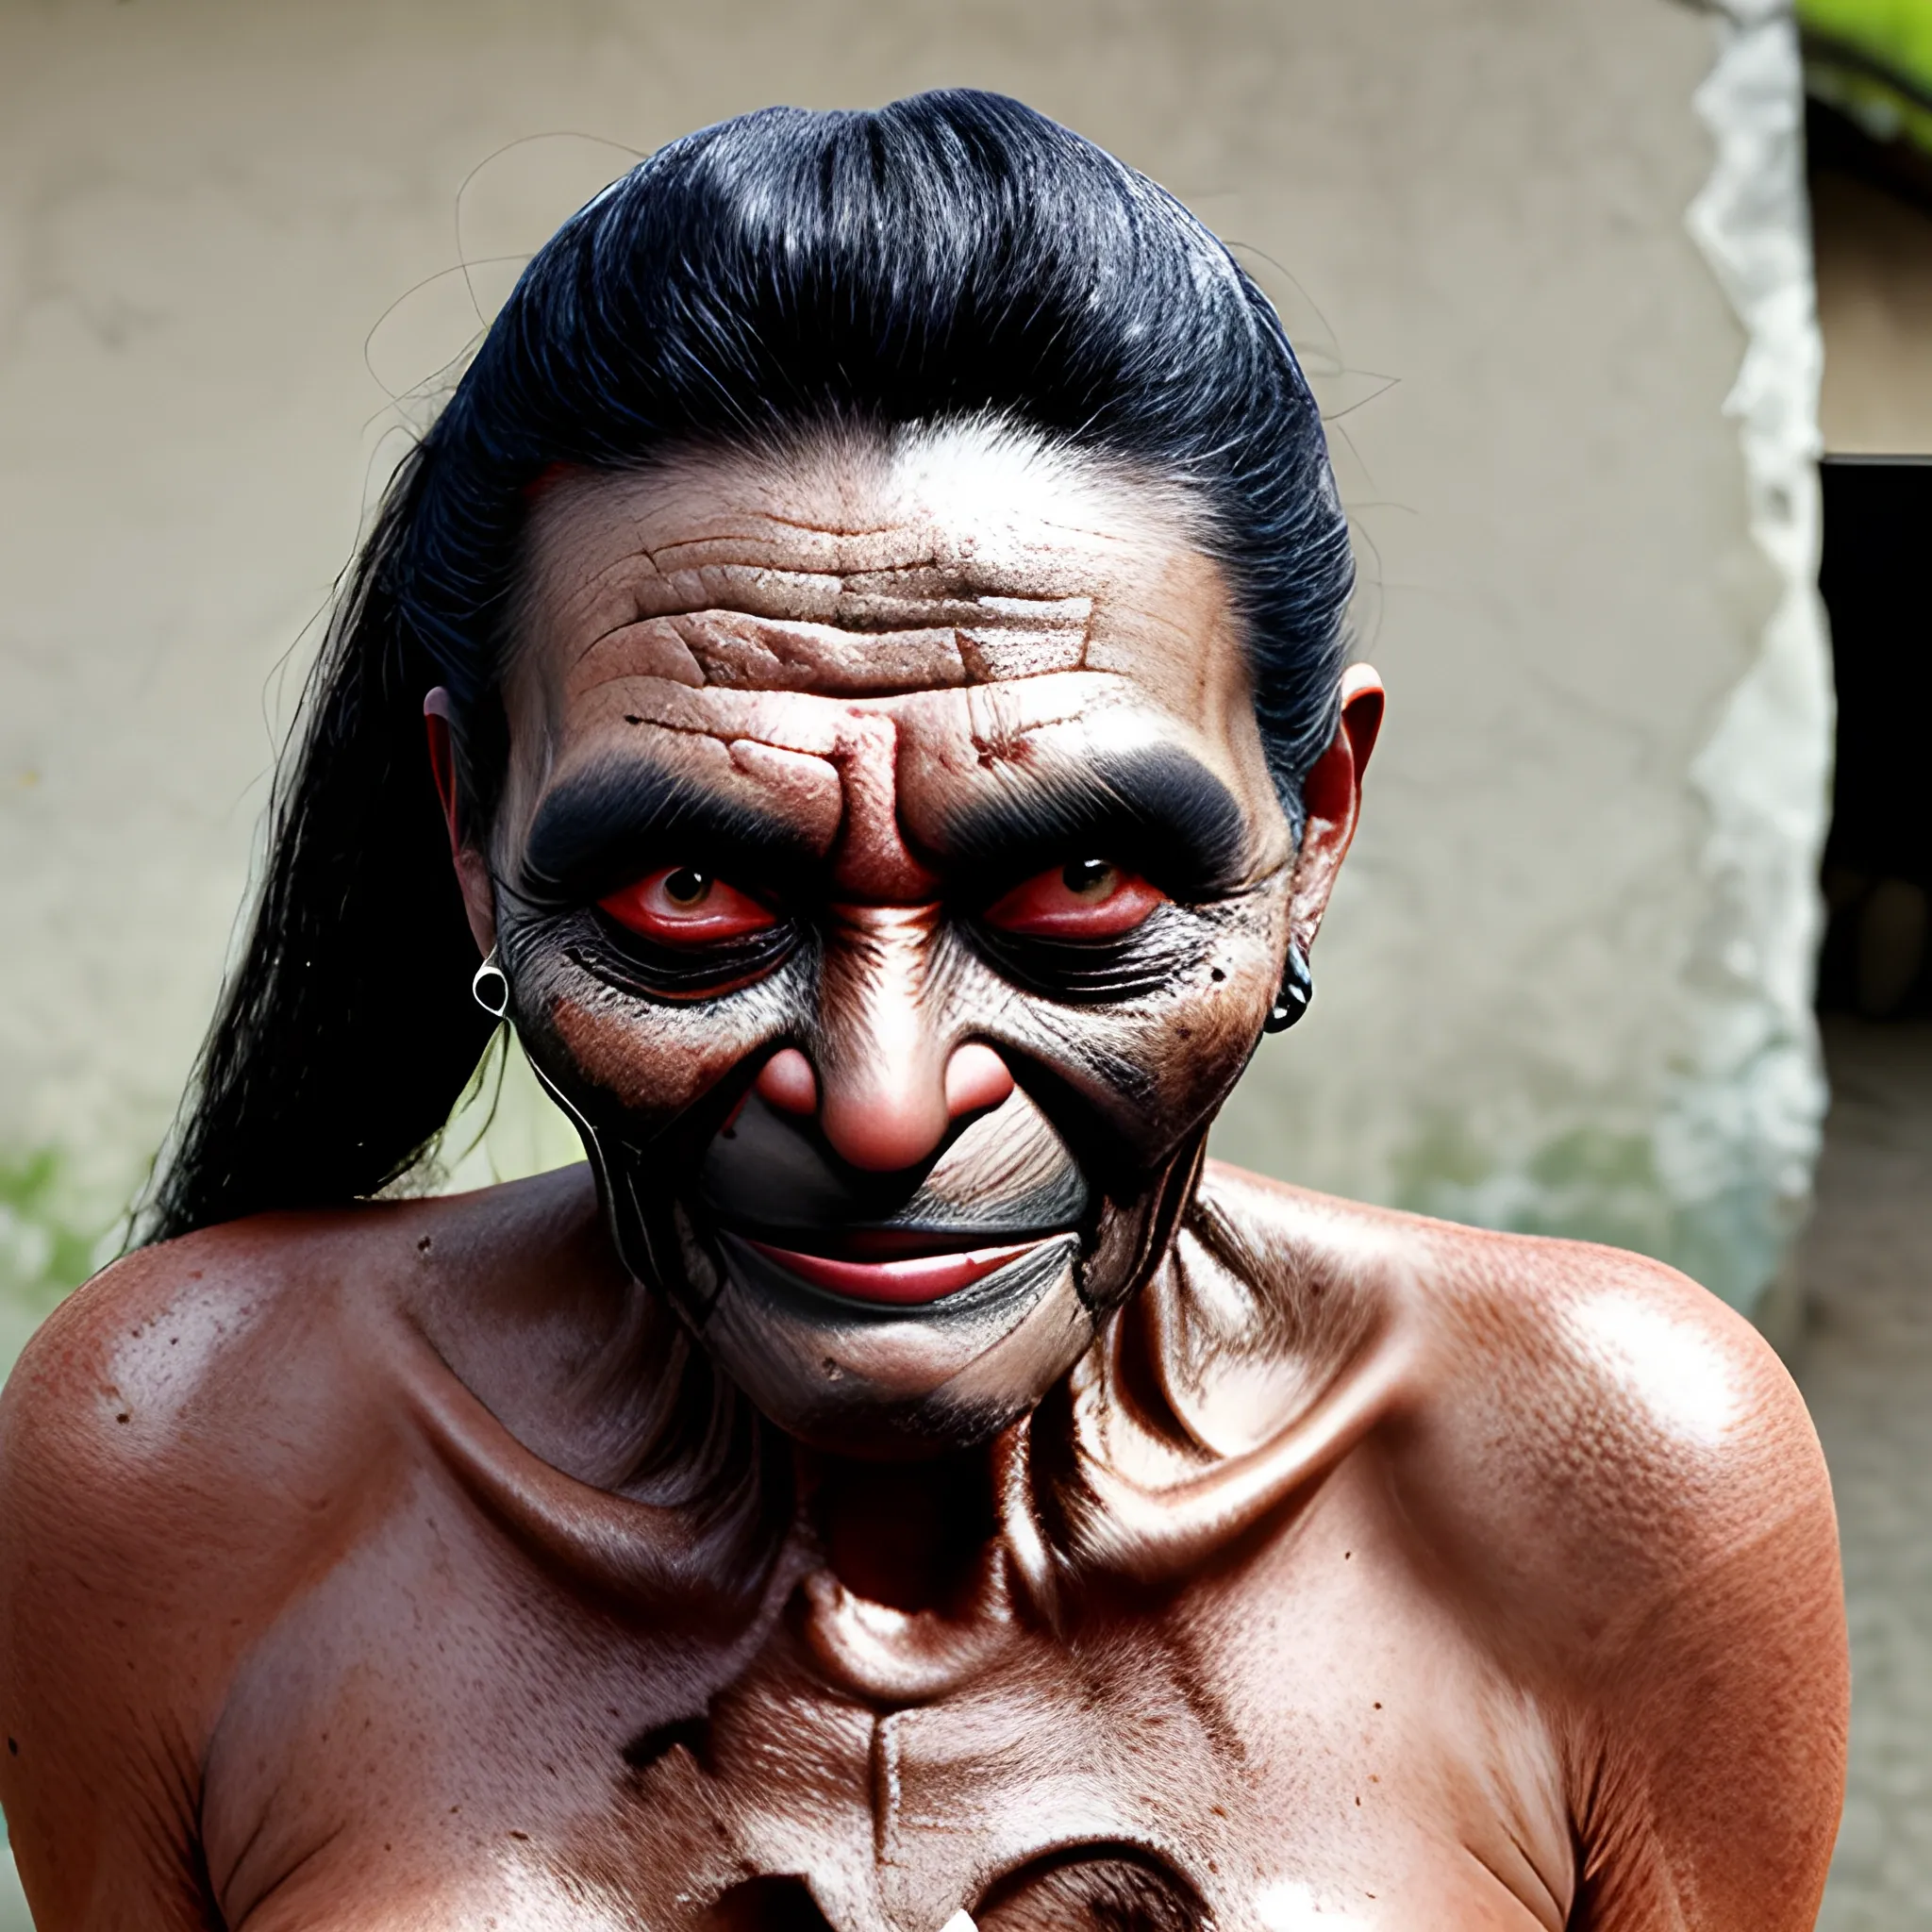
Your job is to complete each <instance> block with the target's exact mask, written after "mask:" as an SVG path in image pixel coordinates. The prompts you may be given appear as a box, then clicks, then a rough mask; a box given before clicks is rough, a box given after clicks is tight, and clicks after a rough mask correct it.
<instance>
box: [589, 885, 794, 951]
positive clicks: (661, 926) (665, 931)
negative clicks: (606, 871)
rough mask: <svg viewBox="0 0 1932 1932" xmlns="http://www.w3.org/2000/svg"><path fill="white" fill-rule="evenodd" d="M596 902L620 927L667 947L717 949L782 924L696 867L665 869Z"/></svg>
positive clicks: (745, 895)
mask: <svg viewBox="0 0 1932 1932" xmlns="http://www.w3.org/2000/svg"><path fill="white" fill-rule="evenodd" d="M597 904H598V905H599V906H601V907H602V908H604V910H605V911H606V912H608V913H609V915H610V916H611V918H612V919H614V920H616V922H617V923H618V924H619V925H627V926H628V927H629V928H630V929H631V931H632V932H636V933H641V934H642V935H643V936H644V937H645V938H646V939H650V940H657V941H658V942H659V943H660V944H663V945H667V946H708V945H714V944H716V943H717V941H720V940H736V939H742V938H743V937H744V936H745V934H746V933H753V932H766V931H769V930H770V929H771V928H772V927H773V926H774V925H776V924H777V923H778V918H777V915H776V914H775V913H774V912H773V911H772V910H771V909H770V908H767V907H764V906H760V905H759V904H758V901H757V900H756V899H754V898H751V897H749V896H748V895H747V894H746V893H743V892H741V891H739V890H738V888H737V887H736V886H727V885H726V884H725V883H724V880H723V879H721V878H714V877H713V876H712V875H711V874H709V873H708V872H700V871H699V870H698V869H697V867H696V866H694V865H667V866H666V867H665V868H664V869H663V871H662V872H654V873H652V874H650V875H649V876H648V877H647V878H641V879H640V880H638V882H637V883H636V884H635V885H631V886H625V889H624V890H623V891H621V892H612V893H611V894H610V896H609V897H608V899H599V900H598V901H597Z"/></svg>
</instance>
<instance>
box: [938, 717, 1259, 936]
mask: <svg viewBox="0 0 1932 1932" xmlns="http://www.w3.org/2000/svg"><path fill="white" fill-rule="evenodd" d="M998 769H999V770H1000V772H1001V774H1003V779H1004V782H1003V783H1002V784H1001V786H1000V789H999V790H998V791H990V792H989V794H988V795H986V796H983V797H979V798H974V799H973V800H972V801H971V802H969V803H966V804H963V805H960V806H958V808H955V809H954V810H953V811H952V812H950V813H949V814H948V816H947V818H946V821H945V824H944V828H943V831H942V834H941V839H942V844H943V852H942V856H943V857H944V858H946V859H947V860H949V861H950V862H951V863H952V864H953V865H954V867H955V868H956V869H957V870H958V872H959V873H963V874H969V875H973V874H976V875H978V876H980V877H981V878H983V879H984V880H985V881H986V882H987V883H988V884H989V885H991V884H992V883H995V882H998V881H1003V880H1008V879H1014V878H1020V877H1024V875H1025V874H1027V873H1028V872H1030V871H1033V870H1037V869H1038V868H1039V867H1041V866H1044V865H1049V864H1052V863H1055V862H1057V861H1064V860H1065V859H1066V858H1068V857H1069V856H1074V857H1078V856H1091V857H1094V858H1106V859H1108V861H1109V862H1111V863H1115V864H1120V865H1125V866H1130V867H1131V868H1132V869H1133V870H1134V871H1136V872H1138V873H1141V874H1143V875H1144V876H1145V877H1147V878H1149V879H1151V880H1152V881H1153V882H1154V883H1155V884H1156V885H1158V886H1159V887H1160V888H1161V889H1162V890H1163V891H1167V892H1169V893H1171V894H1172V895H1173V896H1174V897H1175V898H1177V899H1199V898H1211V897H1214V896H1217V895H1218V894H1221V893H1224V892H1226V891H1231V890H1233V889H1234V888H1235V887H1237V886H1238V885H1240V884H1241V882H1242V874H1243V872H1244V869H1245V861H1246V858H1247V843H1248V841H1247V824H1246V821H1245V820H1244V818H1243V817H1242V814H1241V807H1240V806H1239V805H1238V804H1237V803H1236V801H1235V798H1234V796H1233V794H1232V793H1231V792H1230V791H1228V789H1227V787H1226V786H1225V785H1224V784H1223V783H1222V782H1221V780H1220V779H1219V778H1217V777H1216V776H1215V775H1214V774H1213V773H1212V772H1210V771H1209V770H1208V768H1207V766H1206V765H1204V764H1202V763H1201V762H1200V761H1199V760H1198V759H1196V758H1191V757H1190V756H1189V754H1188V753H1187V752H1185V751H1183V750H1181V749H1179V748H1178V747H1177V746H1174V745H1162V744H1156V745H1146V746H1142V747H1140V748H1137V749H1134V750H1129V751H1111V752H1110V751H1105V750H1098V751H1095V752H1094V753H1092V754H1091V756H1084V757H1082V758H1079V759H1077V760H1076V759H1074V758H1063V757H1056V756H1055V755H1054V754H1053V753H1052V752H1051V751H1047V752H1044V753H1043V754H1041V753H1036V754H1034V755H1032V756H1029V757H1028V758H1026V759H1025V760H1024V762H1019V761H1015V762H1010V763H1003V764H1002V765H1001V766H1000V767H999V768H998Z"/></svg>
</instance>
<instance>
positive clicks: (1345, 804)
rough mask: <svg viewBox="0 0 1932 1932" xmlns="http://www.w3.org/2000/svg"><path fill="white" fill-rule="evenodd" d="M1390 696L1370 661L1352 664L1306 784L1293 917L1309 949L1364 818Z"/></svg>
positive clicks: (1295, 935) (1300, 939) (1298, 936)
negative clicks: (1366, 784) (1366, 786)
mask: <svg viewBox="0 0 1932 1932" xmlns="http://www.w3.org/2000/svg"><path fill="white" fill-rule="evenodd" d="M1386 697H1387V694H1386V693H1385V692H1384V691H1383V689H1382V680H1381V678H1380V677H1379V676H1378V675H1376V674H1375V672H1374V670H1372V669H1371V668H1370V667H1369V666H1368V665H1366V664H1351V665H1350V666H1349V668H1348V669H1347V670H1346V671H1345V672H1343V673H1342V675H1341V717H1340V718H1339V719H1338V720H1337V721H1336V725H1335V736H1334V737H1333V738H1331V739H1330V740H1329V741H1328V749H1327V750H1326V751H1324V753H1323V754H1322V756H1321V757H1320V758H1317V759H1316V760H1315V762H1314V764H1313V765H1312V766H1311V767H1310V768H1309V771H1308V775H1307V778H1306V779H1305V780H1304V781H1303V783H1302V807H1303V810H1304V812H1305V814H1306V817H1305V820H1304V823H1303V826H1302V842H1301V849H1300V851H1299V852H1298V853H1297V854H1296V855H1295V867H1294V889H1293V892H1292V895H1291V899H1290V904H1289V919H1290V923H1291V931H1292V935H1293V939H1294V941H1295V943H1296V944H1298V945H1299V946H1300V947H1301V948H1302V950H1303V952H1304V953H1306V952H1307V949H1308V948H1309V947H1310V946H1311V945H1313V944H1314V942H1315V935H1316V933H1317V932H1319V931H1320V930H1321V927H1322V915H1323V914H1324V912H1326V911H1327V909H1328V895H1329V893H1330V892H1332V891H1334V890H1335V875H1336V874H1337V873H1339V872H1340V871H1341V861H1342V859H1343V858H1346V857H1347V855H1348V847H1349V841H1351V840H1353V839H1354V837H1355V828H1356V823H1357V820H1358V819H1359V818H1360V817H1361V809H1362V774H1363V773H1364V772H1365V771H1366V770H1367V769H1368V763H1369V755H1370V753H1372V752H1373V751H1374V748H1375V739H1376V737H1377V735H1378V734H1379V733H1380V731H1381V729H1382V709H1383V706H1384V704H1385V702H1386Z"/></svg>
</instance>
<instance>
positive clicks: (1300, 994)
mask: <svg viewBox="0 0 1932 1932" xmlns="http://www.w3.org/2000/svg"><path fill="white" fill-rule="evenodd" d="M1314 997H1315V976H1314V974H1312V973H1310V972H1309V971H1308V956H1307V954H1306V953H1305V952H1303V950H1302V948H1301V944H1300V942H1299V941H1295V940H1291V941H1289V944H1288V959H1287V962H1286V963H1285V964H1284V965H1283V967H1282V969H1281V991H1279V992H1277V993H1276V994H1275V995H1274V1005H1273V1006H1272V1007H1270V1008H1269V1009H1268V1017H1267V1018H1266V1019H1265V1020H1264V1021H1262V1023H1261V1030H1262V1031H1263V1032H1264V1033H1286V1032H1287V1031H1288V1029H1289V1028H1290V1027H1291V1026H1292V1025H1293V1024H1294V1023H1295V1022H1296V1021H1297V1020H1299V1019H1300V1018H1301V1016H1302V1015H1303V1014H1304V1013H1306V1012H1307V1010H1308V1002H1309V1001H1310V1000H1311V999H1313V998H1314Z"/></svg>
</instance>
